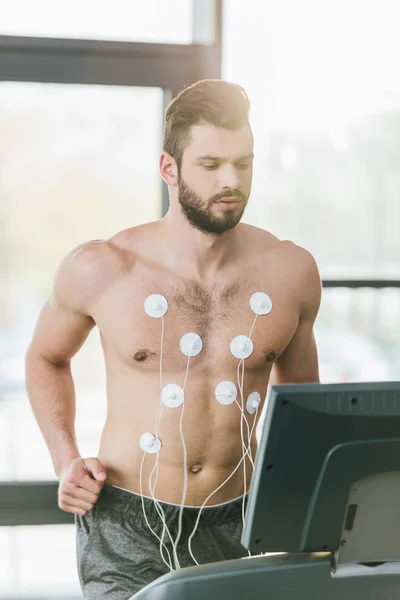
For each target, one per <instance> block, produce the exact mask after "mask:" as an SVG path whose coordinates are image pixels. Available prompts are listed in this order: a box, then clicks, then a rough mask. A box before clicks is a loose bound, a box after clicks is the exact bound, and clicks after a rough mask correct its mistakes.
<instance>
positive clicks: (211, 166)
mask: <svg viewBox="0 0 400 600" xmlns="http://www.w3.org/2000/svg"><path fill="white" fill-rule="evenodd" d="M203 166H204V168H205V169H207V171H214V170H215V169H217V168H218V165H203Z"/></svg>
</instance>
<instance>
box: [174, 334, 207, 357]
mask: <svg viewBox="0 0 400 600" xmlns="http://www.w3.org/2000/svg"><path fill="white" fill-rule="evenodd" d="M179 345H180V348H181V350H182V352H183V354H185V355H186V356H197V355H198V354H199V353H200V352H201V351H202V349H203V342H202V339H201V337H200V336H199V335H198V334H197V333H185V335H184V336H182V337H181V340H180V342H179Z"/></svg>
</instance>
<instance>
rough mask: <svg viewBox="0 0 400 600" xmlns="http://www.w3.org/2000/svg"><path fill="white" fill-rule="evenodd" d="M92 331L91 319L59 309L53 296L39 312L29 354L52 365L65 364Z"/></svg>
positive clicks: (61, 307)
mask: <svg viewBox="0 0 400 600" xmlns="http://www.w3.org/2000/svg"><path fill="white" fill-rule="evenodd" d="M93 327H94V321H93V319H91V317H89V316H87V315H84V314H82V313H80V312H78V311H76V310H74V309H72V308H68V307H65V306H61V305H60V304H59V303H58V302H57V299H56V297H55V296H54V295H52V296H51V297H50V298H49V300H48V301H47V302H46V304H45V305H44V307H43V308H42V310H41V312H40V315H39V318H38V320H37V323H36V327H35V331H34V334H33V338H32V342H31V344H30V347H29V352H31V353H34V354H38V355H40V356H41V357H42V358H44V359H46V360H48V361H49V362H52V363H54V364H63V363H66V362H68V361H69V360H70V359H71V358H72V357H73V356H74V355H75V354H76V353H77V352H78V350H79V349H80V347H81V346H82V344H83V343H84V341H85V340H86V338H87V336H88V335H89V332H90V331H91V329H92V328H93Z"/></svg>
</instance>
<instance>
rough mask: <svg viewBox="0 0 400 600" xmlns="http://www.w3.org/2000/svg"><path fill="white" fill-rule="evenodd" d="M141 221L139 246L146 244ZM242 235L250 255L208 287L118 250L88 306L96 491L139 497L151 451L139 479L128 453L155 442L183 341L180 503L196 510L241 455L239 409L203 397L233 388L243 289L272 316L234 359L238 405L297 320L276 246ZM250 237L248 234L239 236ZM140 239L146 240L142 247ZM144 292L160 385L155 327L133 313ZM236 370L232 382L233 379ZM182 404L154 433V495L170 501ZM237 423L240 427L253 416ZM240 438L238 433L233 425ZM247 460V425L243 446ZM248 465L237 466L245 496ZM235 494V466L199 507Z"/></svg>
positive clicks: (138, 457)
mask: <svg viewBox="0 0 400 600" xmlns="http://www.w3.org/2000/svg"><path fill="white" fill-rule="evenodd" d="M150 226H151V224H149V225H148V226H147V227H148V228H149V229H148V235H147V234H146V231H144V235H142V238H141V239H142V242H143V239H147V238H148V241H149V244H150V243H151V241H152V235H151V227H150ZM240 227H241V228H242V231H243V235H246V236H248V239H251V244H252V248H251V253H249V255H248V256H246V255H244V256H243V260H242V262H241V263H240V264H235V265H234V269H232V272H231V273H227V272H224V275H223V278H222V276H221V279H220V280H219V281H216V282H214V283H213V284H212V285H211V286H203V285H201V284H199V283H196V282H194V281H189V280H184V279H182V278H181V277H179V276H177V275H174V274H173V273H171V272H170V271H168V270H167V269H165V268H163V265H162V263H160V262H155V261H154V258H153V257H152V258H149V256H150V254H149V255H147V254H146V252H145V251H143V248H144V247H145V245H144V246H143V243H142V244H141V249H142V252H141V253H140V252H135V253H134V254H132V256H130V254H129V252H126V251H124V252H123V253H121V261H123V268H121V269H120V272H119V274H118V277H117V278H115V279H114V281H113V283H112V285H110V286H108V287H107V289H106V290H105V291H104V293H102V294H101V296H100V297H99V298H98V300H97V302H96V303H95V304H94V306H93V314H92V317H93V319H94V320H95V322H96V324H97V326H98V328H99V330H100V333H101V339H102V345H103V349H104V355H105V362H106V372H107V402H108V410H107V419H106V423H105V427H104V431H103V435H102V439H101V444H100V450H99V454H98V457H99V460H100V461H101V462H102V464H103V465H104V466H105V467H106V470H107V483H109V484H113V485H117V486H120V487H123V488H125V489H129V490H132V491H134V492H137V493H139V492H140V489H141V488H142V491H143V494H145V495H147V496H149V495H150V491H149V487H148V479H149V475H150V472H151V470H152V468H153V466H154V462H155V456H156V455H154V454H152V455H150V454H146V456H145V458H144V462H143V470H142V482H141V481H140V467H141V462H142V458H143V451H142V450H141V449H140V447H139V439H140V436H141V435H142V434H143V433H144V432H150V433H153V434H155V421H156V416H157V413H158V410H159V407H160V392H161V386H163V387H164V386H166V385H167V384H169V383H175V384H178V385H179V386H180V387H181V388H183V387H184V384H185V377H186V372H187V365H188V357H187V356H186V355H184V354H183V353H182V351H181V349H180V345H179V342H180V339H181V337H182V336H183V335H185V334H186V333H189V332H194V333H196V334H198V335H199V336H200V337H201V339H202V343H203V348H202V351H201V352H200V353H199V354H198V355H197V356H194V357H191V358H190V361H189V369H188V372H187V379H186V385H185V401H184V414H183V422H182V429H183V435H184V439H185V444H186V448H187V476H188V484H187V495H186V499H185V504H188V505H201V504H202V503H203V502H204V501H205V500H206V498H207V497H208V496H209V494H210V493H211V492H213V491H214V490H215V489H216V488H217V487H218V486H219V485H220V484H221V483H222V482H223V481H224V480H225V479H226V478H228V477H229V475H230V474H231V473H232V471H233V470H234V469H235V467H236V466H237V464H238V463H239V461H240V460H241V458H242V442H241V411H240V409H239V407H238V405H237V403H236V402H234V403H232V404H229V405H223V404H220V403H219V402H218V401H217V400H216V398H215V394H214V392H215V388H216V386H217V385H218V384H219V383H221V382H223V381H231V382H233V383H235V385H236V387H237V389H238V396H237V400H238V402H239V404H242V398H241V394H240V391H239V385H238V372H237V371H238V365H239V363H240V360H239V359H238V358H235V357H234V356H233V355H232V353H231V351H230V343H231V341H232V339H233V338H234V337H236V336H238V335H246V336H248V335H249V333H250V330H251V327H252V325H253V322H254V320H255V317H256V315H255V313H254V312H253V311H252V310H251V307H250V298H251V296H252V294H254V293H255V292H264V293H266V294H268V296H269V297H270V298H271V300H272V302H273V308H272V311H271V312H270V313H269V314H267V315H260V316H258V317H257V320H256V323H255V327H254V329H253V333H252V335H251V339H252V341H253V344H254V350H253V353H252V354H251V356H249V357H248V358H246V359H245V360H244V368H245V370H244V388H243V399H244V406H245V405H246V399H247V397H248V396H249V394H250V393H252V392H258V393H259V394H260V396H261V400H262V403H261V405H260V407H259V409H258V411H257V419H258V418H259V416H260V414H261V410H262V406H263V402H264V399H265V396H266V393H267V386H268V382H269V376H270V372H271V369H272V367H273V365H274V362H275V361H276V360H277V359H278V358H279V356H280V355H281V353H282V352H283V350H284V349H285V347H286V346H287V344H288V343H289V341H290V340H291V338H292V337H293V335H294V332H295V330H296V327H297V323H298V318H299V298H298V294H299V292H298V288H297V287H296V286H297V283H296V279H295V277H291V273H290V261H288V253H289V254H290V252H291V250H288V248H287V242H280V241H279V240H277V239H276V238H274V237H273V236H271V235H270V234H268V233H267V232H264V231H262V230H260V229H258V228H255V227H254V228H253V227H251V226H249V225H244V224H241V225H240ZM250 229H251V231H250ZM146 235H147V238H146ZM152 294H160V295H162V296H164V297H165V298H166V300H167V302H168V311H167V313H166V314H165V316H164V317H163V319H164V338H163V351H162V371H161V377H162V379H161V380H160V357H161V352H160V350H161V334H162V319H161V318H152V317H150V316H148V315H147V314H146V313H145V311H144V302H145V300H146V298H147V297H148V296H150V295H152ZM241 373H242V371H241V370H240V380H239V381H241ZM181 411H182V406H180V407H177V408H169V407H165V408H164V409H163V412H162V418H161V422H160V426H159V430H158V437H159V439H160V440H161V443H162V448H161V450H160V453H159V466H158V480H157V487H156V492H155V494H156V497H157V498H159V499H160V500H164V501H166V502H173V503H176V504H180V502H181V496H182V488H183V475H184V473H183V464H184V463H183V449H182V441H181V437H180V418H181ZM245 415H246V418H247V420H248V423H249V427H250V428H252V426H253V423H254V418H255V416H254V415H249V414H248V413H247V412H246V410H245ZM243 432H244V435H245V436H246V435H247V434H246V425H245V423H243ZM251 447H252V455H253V458H254V456H255V452H256V438H255V427H254V428H253V435H252V440H251ZM251 474H252V469H251V464H250V462H249V460H248V459H247V460H246V480H247V481H246V487H247V489H248V488H249V484H250V478H251ZM243 491H244V472H243V463H242V465H241V466H240V468H239V469H237V471H236V473H235V474H234V475H233V476H232V477H231V478H230V479H229V481H227V482H226V484H225V485H224V486H223V487H222V488H221V489H220V490H219V491H218V492H217V493H215V494H214V495H213V496H212V497H211V498H210V499H209V500H208V502H207V504H208V505H211V504H217V503H221V502H225V501H227V500H230V499H232V498H235V497H238V496H240V495H241V494H242V493H243Z"/></svg>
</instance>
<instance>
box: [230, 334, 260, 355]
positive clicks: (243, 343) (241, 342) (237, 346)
mask: <svg viewBox="0 0 400 600" xmlns="http://www.w3.org/2000/svg"><path fill="white" fill-rule="evenodd" d="M253 348H254V346H253V342H252V341H251V339H250V338H249V337H248V336H247V335H237V336H236V337H235V338H233V340H232V341H231V352H232V354H233V356H236V358H248V357H249V356H250V354H252V352H253Z"/></svg>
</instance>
